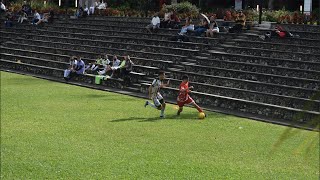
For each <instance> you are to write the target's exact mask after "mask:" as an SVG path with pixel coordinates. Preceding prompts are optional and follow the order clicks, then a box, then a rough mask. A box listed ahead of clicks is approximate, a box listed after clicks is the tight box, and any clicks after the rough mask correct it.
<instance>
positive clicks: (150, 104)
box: [148, 101, 157, 109]
mask: <svg viewBox="0 0 320 180" xmlns="http://www.w3.org/2000/svg"><path fill="white" fill-rule="evenodd" d="M148 105H149V106H151V107H153V108H155V109H157V107H156V106H155V105H154V104H152V103H151V102H149V101H148Z"/></svg>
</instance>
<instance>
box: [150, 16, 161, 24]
mask: <svg viewBox="0 0 320 180" xmlns="http://www.w3.org/2000/svg"><path fill="white" fill-rule="evenodd" d="M151 23H152V25H154V26H156V25H157V24H160V18H159V16H156V17H153V18H152V21H151Z"/></svg>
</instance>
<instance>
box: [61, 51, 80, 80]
mask: <svg viewBox="0 0 320 180" xmlns="http://www.w3.org/2000/svg"><path fill="white" fill-rule="evenodd" d="M77 59H78V58H77V57H76V56H72V57H71V58H70V61H69V67H68V69H66V70H64V75H63V78H64V79H65V80H68V78H70V73H71V72H72V71H73V70H74V69H75V68H76V64H77V62H78V60H77Z"/></svg>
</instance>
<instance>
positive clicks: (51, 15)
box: [48, 9, 54, 23]
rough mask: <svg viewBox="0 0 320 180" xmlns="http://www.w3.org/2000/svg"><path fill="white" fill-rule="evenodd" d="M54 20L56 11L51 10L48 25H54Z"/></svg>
mask: <svg viewBox="0 0 320 180" xmlns="http://www.w3.org/2000/svg"><path fill="white" fill-rule="evenodd" d="M53 19H54V11H53V9H50V10H49V19H48V23H53Z"/></svg>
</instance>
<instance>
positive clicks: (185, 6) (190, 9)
mask: <svg viewBox="0 0 320 180" xmlns="http://www.w3.org/2000/svg"><path fill="white" fill-rule="evenodd" d="M162 11H164V12H170V11H176V12H177V13H178V14H179V15H181V16H182V17H184V16H191V17H196V16H198V14H199V9H198V8H197V6H195V5H192V4H191V3H190V2H182V3H177V4H172V5H167V6H164V7H163V9H162Z"/></svg>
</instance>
